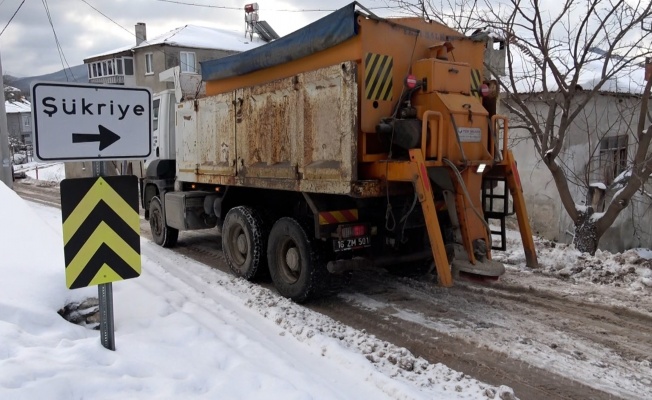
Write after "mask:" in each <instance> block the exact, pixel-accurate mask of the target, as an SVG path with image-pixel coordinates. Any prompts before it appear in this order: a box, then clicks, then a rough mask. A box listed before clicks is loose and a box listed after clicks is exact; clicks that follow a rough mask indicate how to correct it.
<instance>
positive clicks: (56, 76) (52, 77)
mask: <svg viewBox="0 0 652 400" xmlns="http://www.w3.org/2000/svg"><path fill="white" fill-rule="evenodd" d="M66 74H67V76H66ZM33 81H49V82H80V83H87V82H88V69H87V68H86V65H84V64H80V65H76V66H74V67H71V68H70V69H66V70H65V72H64V70H60V71H57V72H53V73H50V74H45V75H39V76H28V77H24V78H15V80H12V81H11V82H9V81H7V82H5V84H7V85H10V86H13V87H15V88H18V89H20V90H21V91H22V92H23V94H28V93H29V88H30V85H31V84H32V82H33Z"/></svg>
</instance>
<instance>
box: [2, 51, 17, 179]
mask: <svg viewBox="0 0 652 400" xmlns="http://www.w3.org/2000/svg"><path fill="white" fill-rule="evenodd" d="M0 89H2V90H0V181H2V182H4V184H5V185H7V187H9V189H13V187H14V179H13V178H14V177H13V174H12V173H11V160H10V158H9V128H8V127H7V110H6V109H5V83H4V79H3V77H2V57H1V56H0Z"/></svg>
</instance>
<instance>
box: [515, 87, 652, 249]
mask: <svg viewBox="0 0 652 400" xmlns="http://www.w3.org/2000/svg"><path fill="white" fill-rule="evenodd" d="M584 99H585V98H584V96H582V95H580V96H577V99H576V101H582V100H584ZM528 103H529V104H530V105H531V107H530V108H531V109H532V110H533V111H534V112H535V113H536V114H537V115H539V116H540V121H541V123H542V124H543V121H544V119H545V116H546V115H547V112H548V106H547V105H546V104H545V103H544V102H542V101H541V100H540V99H538V98H537V96H536V95H531V96H529V99H528ZM639 107H640V100H639V99H637V98H636V97H633V96H623V95H613V94H600V95H597V96H595V98H593V99H592V100H591V101H590V102H589V104H588V105H587V107H586V109H585V110H584V111H583V112H582V113H581V114H580V115H579V116H578V117H577V118H576V119H575V121H574V123H573V124H572V126H571V127H570V128H569V131H568V134H567V135H566V138H565V142H564V144H563V147H562V152H561V153H560V155H559V162H560V163H561V164H562V165H564V166H566V170H567V176H568V180H569V186H570V190H571V193H572V196H573V200H574V201H575V203H576V204H578V205H585V204H586V198H587V192H588V185H589V184H590V183H595V182H604V183H605V184H606V185H607V186H608V185H609V184H610V183H611V182H610V181H608V180H607V181H606V182H605V175H604V172H603V171H602V170H601V169H600V168H598V161H597V159H598V155H599V148H600V147H599V146H600V139H602V138H604V137H605V136H617V135H629V138H628V150H627V155H628V160H629V161H630V162H631V159H632V157H633V155H634V152H635V149H636V140H635V132H634V131H635V129H636V124H637V118H638V110H639V109H640V108H639ZM556 122H557V123H559V116H558V118H557V120H556ZM510 124H511V125H512V126H517V125H518V120H517V118H516V116H515V115H511V116H510ZM510 146H511V147H512V149H513V151H514V155H515V157H516V160H517V162H518V169H519V172H520V176H521V181H522V183H523V190H524V195H525V199H526V203H527V208H528V214H529V216H530V223H531V225H532V229H533V231H534V232H535V233H537V234H539V235H541V236H543V237H545V238H547V239H550V240H557V241H560V242H570V241H571V240H572V232H573V222H572V220H571V219H570V218H569V217H568V214H567V213H566V211H565V209H564V208H563V206H562V203H561V200H560V198H559V194H558V191H557V187H556V185H555V183H554V180H553V178H552V175H551V173H550V171H549V170H548V168H547V167H546V166H545V164H544V163H543V162H542V161H541V157H540V156H539V155H538V153H537V152H536V150H535V148H534V143H533V141H532V139H531V138H530V137H529V132H528V131H527V130H525V129H518V128H512V129H511V130H510ZM611 192H613V190H612V191H611ZM611 196H613V193H609V191H608V197H607V204H608V201H609V200H610V198H611ZM651 205H652V202H651V201H650V198H649V197H647V196H643V195H636V196H635V197H634V198H633V199H632V203H631V204H630V206H629V207H628V208H627V209H626V210H625V211H623V212H622V213H621V215H620V216H619V218H618V219H617V220H616V222H615V223H614V225H613V226H612V228H611V229H609V230H608V231H607V232H606V233H605V235H604V236H603V237H602V239H601V241H600V248H601V249H604V250H609V251H623V250H625V249H628V248H632V247H652V226H650V225H651V224H650V223H649V222H650V221H652V219H651V218H652V207H651Z"/></svg>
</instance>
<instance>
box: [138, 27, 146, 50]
mask: <svg viewBox="0 0 652 400" xmlns="http://www.w3.org/2000/svg"><path fill="white" fill-rule="evenodd" d="M145 40H147V26H145V23H144V22H138V23H137V24H136V46H138V45H139V44H141V43H142V42H144V41H145Z"/></svg>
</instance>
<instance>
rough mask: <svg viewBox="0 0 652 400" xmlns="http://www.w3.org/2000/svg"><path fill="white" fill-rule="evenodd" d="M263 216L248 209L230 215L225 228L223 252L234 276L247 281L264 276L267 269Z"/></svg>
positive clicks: (226, 218) (226, 219)
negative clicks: (263, 273) (265, 268)
mask: <svg viewBox="0 0 652 400" xmlns="http://www.w3.org/2000/svg"><path fill="white" fill-rule="evenodd" d="M263 228H264V227H263V222H262V219H261V217H260V215H259V213H258V212H257V211H256V210H255V209H253V208H251V207H246V206H239V207H234V208H232V209H230V210H229V212H228V213H226V217H225V218H224V224H223V225H222V251H223V252H224V258H226V263H227V264H228V265H229V268H231V271H233V273H234V274H236V275H237V276H239V277H242V278H245V279H247V280H252V279H254V278H257V277H258V276H259V275H260V272H262V271H263V270H264V267H265V265H264V264H265V247H264V245H265V240H264V229H263Z"/></svg>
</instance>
